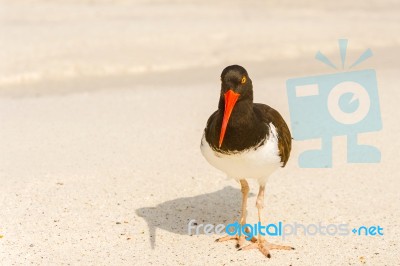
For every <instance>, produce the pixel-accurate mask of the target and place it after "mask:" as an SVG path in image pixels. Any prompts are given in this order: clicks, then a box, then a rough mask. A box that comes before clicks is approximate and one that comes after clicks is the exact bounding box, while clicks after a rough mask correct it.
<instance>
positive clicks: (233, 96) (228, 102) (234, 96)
mask: <svg viewBox="0 0 400 266" xmlns="http://www.w3.org/2000/svg"><path fill="white" fill-rule="evenodd" d="M224 96H225V111H224V118H223V119H222V127H221V133H220V135H219V148H221V145H222V142H223V141H224V136H225V131H226V126H227V125H228V122H229V117H231V113H232V110H233V107H234V106H235V104H236V102H237V100H238V99H239V96H240V94H239V93H236V92H234V91H233V90H228V91H227V92H226V93H225V95H224Z"/></svg>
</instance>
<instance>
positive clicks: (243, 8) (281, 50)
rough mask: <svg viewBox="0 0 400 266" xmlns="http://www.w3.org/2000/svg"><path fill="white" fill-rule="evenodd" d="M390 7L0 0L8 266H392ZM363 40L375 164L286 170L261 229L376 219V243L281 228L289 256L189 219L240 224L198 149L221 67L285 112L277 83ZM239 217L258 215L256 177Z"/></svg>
mask: <svg viewBox="0 0 400 266" xmlns="http://www.w3.org/2000/svg"><path fill="white" fill-rule="evenodd" d="M399 32H400V5H399V3H398V2H396V1H387V0H386V1H369V2H368V3H365V1H352V2H351V3H347V2H346V1H335V2H334V3H330V4H321V3H320V1H305V2H304V3H297V4H293V3H290V2H289V1H283V2H280V1H271V2H269V3H268V4H264V3H263V2H259V1H248V2H245V3H244V2H239V1H234V2H230V1H222V2H219V3H218V4H213V2H212V1H201V2H200V3H197V2H196V1H190V2H188V1H168V2H163V1H137V2H134V3H131V2H129V1H116V0H114V1H98V2H96V1H89V0H85V1H57V3H53V2H52V1H45V0H43V1H39V0H32V1H20V0H18V1H13V2H12V3H11V1H1V2H0V40H1V41H0V123H1V126H0V188H1V193H0V264H1V265H28V264H34V265H148V264H154V265H205V264H207V265H230V264H232V265H258V264H268V265H362V264H366V265H398V264H399V261H400V255H399V254H400V252H399V248H400V240H399V239H400V226H399V221H400V207H399V206H400V192H399V189H400V176H399V172H400V164H399V163H400V161H399V159H398V149H399V147H400V141H399V137H398V132H399V130H400V124H399V122H398V113H399V111H398V103H399V101H400V92H399V85H398V84H400V77H399V70H400V67H399V62H400V35H399V34H398V33H399ZM340 38H347V39H349V47H348V48H349V49H348V51H347V54H348V60H349V62H350V61H354V60H355V59H356V58H357V57H358V56H359V55H360V54H361V53H362V52H363V51H364V50H366V49H367V48H371V50H372V51H373V53H374V56H373V57H371V58H370V59H368V60H367V61H365V62H364V63H362V64H360V65H359V66H358V67H357V70H362V69H370V68H373V69H375V70H376V72H377V79H378V86H379V97H380V106H381V115H382V122H383V129H382V130H381V131H379V132H372V133H368V134H363V135H361V136H360V141H361V142H362V143H366V144H370V145H374V146H376V147H378V148H379V149H380V150H381V153H382V161H381V163H379V164H347V163H346V138H345V137H337V138H335V139H334V141H333V143H334V148H333V151H334V155H333V157H334V161H333V168H331V169H303V168H300V167H299V166H298V162H297V158H298V155H299V154H300V153H301V152H302V151H305V150H307V149H309V148H310V147H311V146H310V145H312V146H313V147H314V146H316V145H318V143H317V142H315V141H309V142H307V141H296V140H294V142H293V150H292V154H291V159H290V160H289V163H288V165H287V166H286V167H285V168H284V169H281V170H279V171H278V172H276V173H275V174H274V175H273V176H271V178H270V179H269V181H268V183H267V188H266V197H265V206H266V207H265V213H266V216H267V217H266V219H267V220H268V221H269V222H279V221H283V222H285V223H294V222H297V223H304V224H311V223H319V222H321V223H323V224H325V225H326V224H331V223H332V224H340V223H346V224H349V225H350V226H361V225H366V226H372V225H380V226H381V227H383V228H384V235H383V236H375V237H373V236H354V235H349V236H304V235H298V236H290V237H288V238H287V239H285V240H282V239H280V238H279V237H275V238H273V237H272V238H269V240H270V241H271V242H273V243H284V244H290V245H291V246H293V247H295V248H296V250H294V251H274V250H273V251H272V252H271V255H272V258H271V259H267V258H265V257H263V255H262V254H261V253H260V252H259V251H257V250H251V251H241V252H237V251H236V249H235V247H234V245H235V244H234V243H233V242H224V243H216V242H214V240H215V239H216V238H217V237H218V236H217V235H212V236H208V235H205V234H204V233H202V234H200V235H189V234H188V232H187V223H188V221H189V220H191V219H195V220H196V221H197V222H198V223H204V224H205V223H211V224H214V225H217V224H220V223H231V222H234V221H236V220H237V219H238V216H239V211H240V200H241V193H240V187H239V184H237V183H235V182H234V181H233V180H229V179H226V177H225V176H224V175H223V174H222V173H220V172H218V171H217V170H216V169H214V168H212V167H211V166H210V165H209V164H208V163H207V162H206V160H205V159H204V158H203V157H202V155H201V153H200V149H199V145H200V139H201V136H202V134H203V130H204V127H205V123H206V121H207V119H208V117H209V115H210V114H211V113H212V112H213V111H215V110H216V108H217V103H218V96H219V89H220V88H219V86H220V85H219V75H220V73H221V71H222V69H223V68H224V67H225V66H227V65H229V64H241V65H243V66H244V67H246V69H247V70H248V72H249V74H250V76H251V78H252V80H253V85H254V93H255V101H256V102H262V103H266V104H269V105H270V106H272V107H274V108H276V109H277V110H279V112H280V113H281V114H282V115H283V117H284V118H285V119H286V121H287V122H288V123H289V122H290V116H289V107H288V100H287V95H286V87H285V86H286V80H287V79H289V78H293V77H301V76H310V75H317V74H324V73H333V72H335V70H332V69H330V68H329V67H327V66H325V65H323V64H322V63H321V62H319V61H317V60H315V59H314V56H315V53H316V52H317V51H318V50H320V51H322V52H324V54H326V55H327V56H329V58H331V59H332V61H334V62H340V57H339V54H338V46H337V40H338V39H340ZM250 186H251V191H252V196H251V197H250V200H249V207H248V210H249V216H248V221H249V222H252V223H255V222H256V221H257V218H256V217H257V215H256V214H257V213H256V208H255V195H256V193H257V190H258V187H257V184H256V183H250Z"/></svg>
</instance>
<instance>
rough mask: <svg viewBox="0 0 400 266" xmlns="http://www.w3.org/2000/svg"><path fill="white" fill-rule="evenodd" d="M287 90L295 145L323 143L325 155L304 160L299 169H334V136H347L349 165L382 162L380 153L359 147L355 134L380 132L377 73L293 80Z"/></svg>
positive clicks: (315, 152)
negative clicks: (313, 140) (305, 142)
mask: <svg viewBox="0 0 400 266" xmlns="http://www.w3.org/2000/svg"><path fill="white" fill-rule="evenodd" d="M286 87H287V94H288V100H289V110H290V118H291V127H292V133H293V137H294V139H296V140H310V139H321V149H319V150H308V151H305V152H303V153H302V154H301V155H300V157H299V166H300V167H302V168H328V167H332V138H333V137H334V136H347V162H348V163H378V162H380V160H381V153H380V151H379V150H378V149H377V148H376V147H373V146H370V145H361V144H358V143H357V134H359V133H364V132H374V131H378V130H381V129H382V121H381V115H380V107H379V96H378V86H377V79H376V72H375V70H373V69H366V70H360V71H350V72H339V73H334V74H328V75H319V76H311V77H302V78H293V79H289V80H287V83H286Z"/></svg>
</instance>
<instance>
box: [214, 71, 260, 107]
mask: <svg viewBox="0 0 400 266" xmlns="http://www.w3.org/2000/svg"><path fill="white" fill-rule="evenodd" d="M228 90H232V91H234V92H235V93H238V94H240V96H239V99H238V101H243V100H250V101H251V102H252V101H253V85H252V83H251V79H250V77H249V75H248V74H247V71H246V69H244V67H242V66H239V65H232V66H227V67H226V68H225V69H224V70H223V71H222V73H221V96H223V95H224V94H225V93H226V92H227V91H228Z"/></svg>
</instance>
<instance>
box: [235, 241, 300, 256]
mask: <svg viewBox="0 0 400 266" xmlns="http://www.w3.org/2000/svg"><path fill="white" fill-rule="evenodd" d="M252 242H253V243H251V244H249V245H247V246H245V247H243V248H239V249H238V251H239V250H249V249H258V250H260V251H261V253H262V254H264V256H265V257H267V258H271V254H270V253H269V251H270V250H272V249H281V250H294V248H292V247H290V246H281V245H275V244H272V243H269V242H267V241H266V240H265V239H263V238H259V239H255V240H253V239H252Z"/></svg>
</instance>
